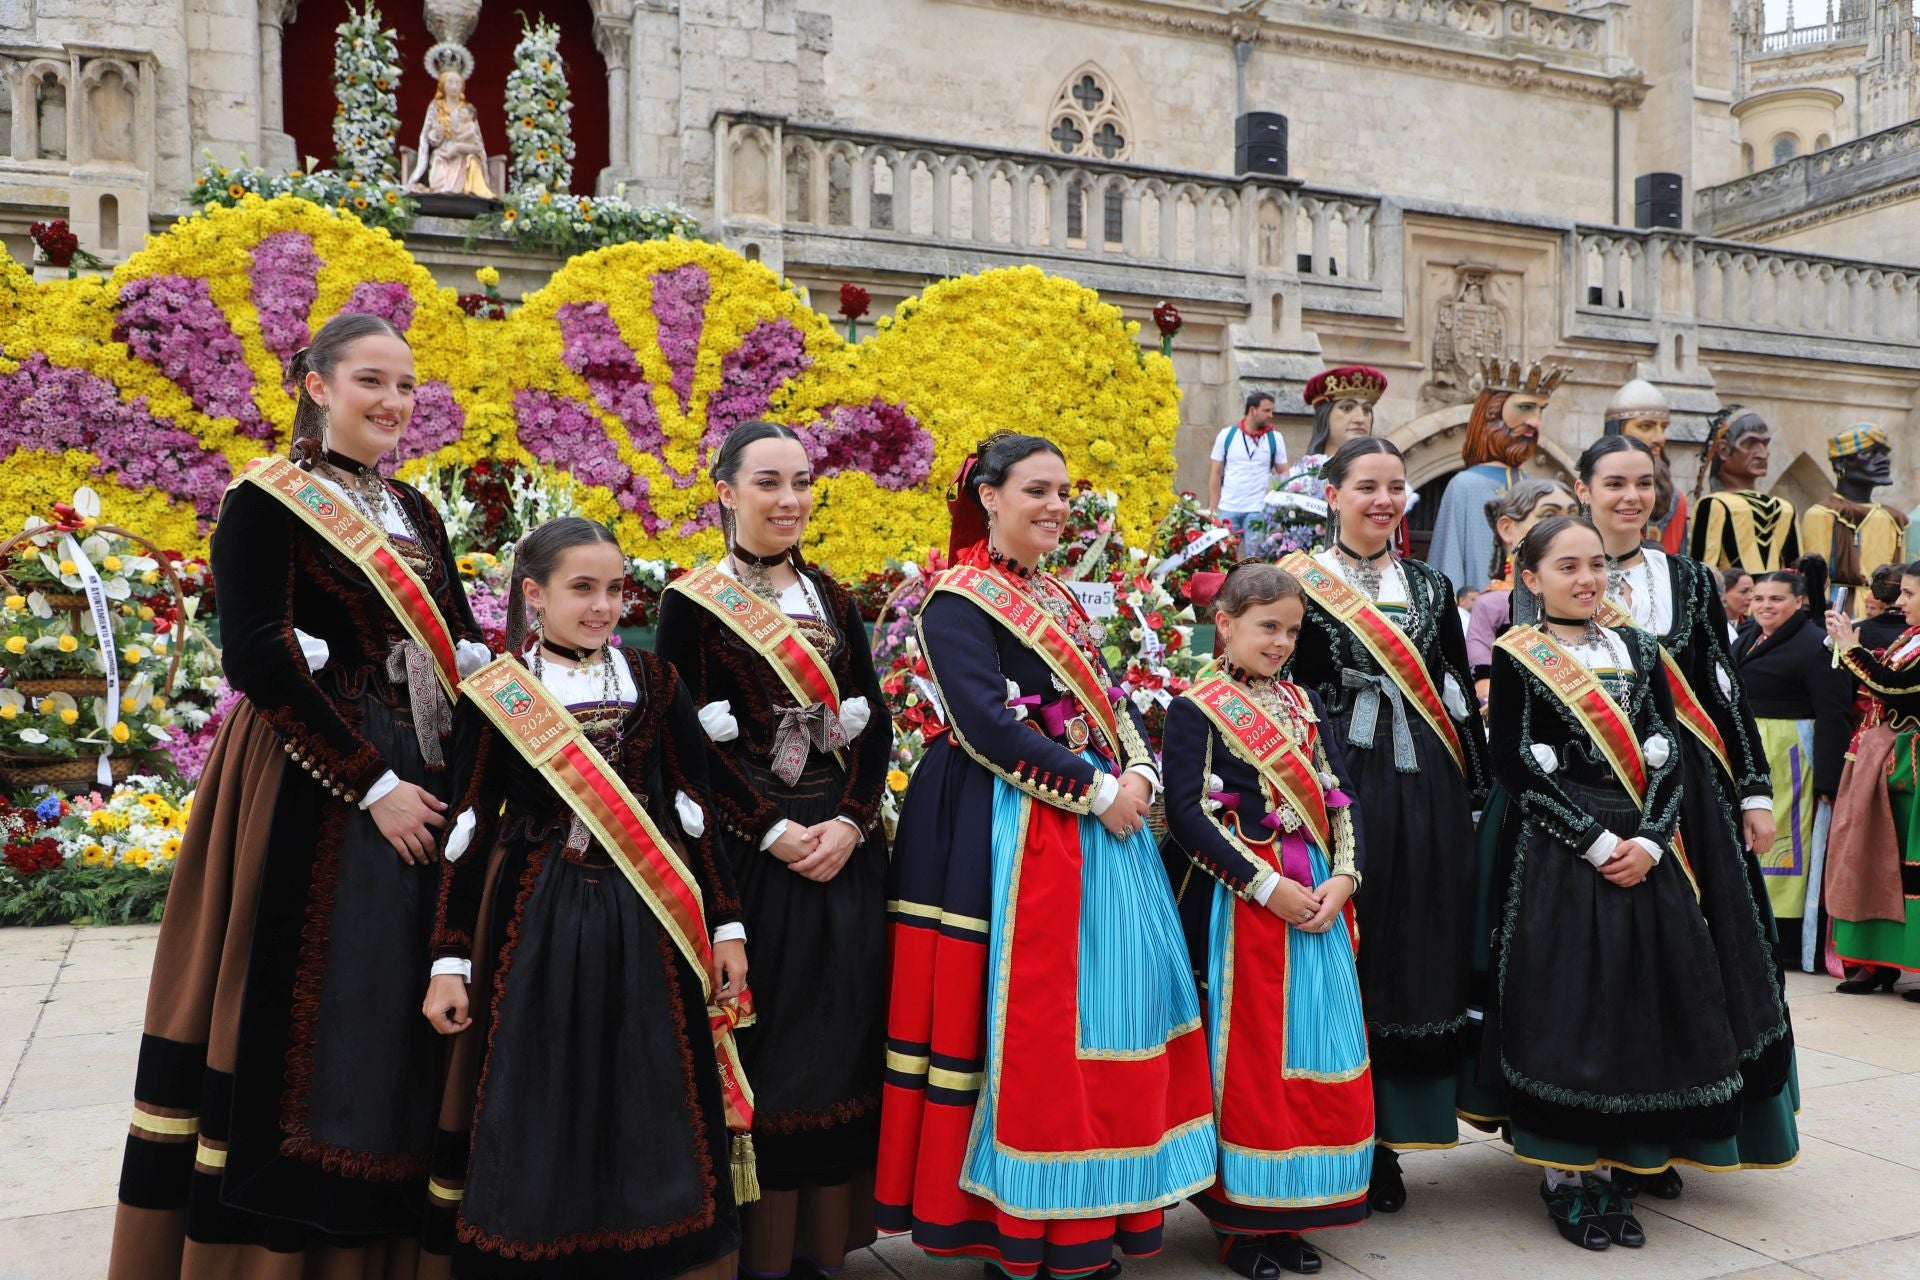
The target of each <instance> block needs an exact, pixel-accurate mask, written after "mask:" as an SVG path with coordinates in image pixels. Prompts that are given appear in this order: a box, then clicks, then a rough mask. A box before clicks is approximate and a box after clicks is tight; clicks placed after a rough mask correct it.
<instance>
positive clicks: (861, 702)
mask: <svg viewBox="0 0 1920 1280" xmlns="http://www.w3.org/2000/svg"><path fill="white" fill-rule="evenodd" d="M872 719H873V707H872V705H871V704H870V703H868V701H867V700H866V699H865V698H864V697H860V698H848V699H847V700H846V701H845V702H843V703H841V704H840V731H841V732H842V733H844V734H846V735H847V741H848V742H852V741H853V740H854V739H855V738H857V737H859V736H860V733H861V731H862V730H863V729H865V728H866V727H867V723H868V722H869V721H871V720H872Z"/></svg>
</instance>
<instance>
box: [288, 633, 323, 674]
mask: <svg viewBox="0 0 1920 1280" xmlns="http://www.w3.org/2000/svg"><path fill="white" fill-rule="evenodd" d="M293 638H294V639H296V640H298V641H299V642H300V656H301V657H303V658H305V659H306V660H307V671H308V672H309V673H311V672H315V671H318V670H319V669H320V668H322V667H324V666H326V665H327V659H328V658H331V657H332V656H333V647H332V646H331V645H329V644H328V643H327V642H326V641H325V640H322V639H321V638H320V637H318V636H310V635H308V634H307V633H306V632H304V631H302V630H301V629H300V628H298V627H295V628H294V629H293Z"/></svg>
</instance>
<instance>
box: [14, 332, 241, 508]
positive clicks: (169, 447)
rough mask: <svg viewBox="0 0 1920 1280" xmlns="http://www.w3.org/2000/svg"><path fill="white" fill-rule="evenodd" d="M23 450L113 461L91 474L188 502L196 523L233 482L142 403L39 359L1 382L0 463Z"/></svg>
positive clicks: (218, 463) (216, 457) (220, 463)
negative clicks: (69, 452) (74, 451)
mask: <svg viewBox="0 0 1920 1280" xmlns="http://www.w3.org/2000/svg"><path fill="white" fill-rule="evenodd" d="M21 449H34V450H39V451H42V452H46V453H61V452H64V451H65V450H68V449H83V450H85V451H86V452H88V453H91V454H93V455H95V456H96V457H99V458H102V459H113V461H111V462H108V461H102V462H100V463H98V464H96V465H95V466H94V468H93V474H95V475H97V476H111V477H113V478H114V479H117V480H118V481H119V482H120V483H121V484H124V485H126V486H128V487H129V488H133V489H159V490H161V491H162V492H164V493H167V494H169V495H171V496H172V497H174V498H176V499H178V500H179V501H182V502H190V503H192V504H193V508H194V510H195V511H196V512H198V513H199V516H200V518H201V519H202V520H211V519H213V517H214V516H216V515H217V514H219V511H220V498H221V495H222V494H223V493H225V492H226V488H227V482H228V481H229V480H231V479H232V478H233V473H232V470H231V468H230V467H229V466H228V465H227V460H226V458H225V457H224V456H223V455H221V454H218V453H210V452H207V451H205V450H203V449H202V448H201V447H200V442H199V441H198V440H196V439H194V437H193V436H192V435H191V434H190V433H188V432H186V431H182V430H181V429H180V428H179V427H176V426H174V425H172V424H171V423H169V422H166V421H165V420H163V419H160V418H156V417H154V416H153V414H152V413H150V412H149V411H148V409H147V402H146V398H145V397H144V396H143V397H141V398H139V399H137V400H133V401H125V400H122V399H121V398H120V393H119V391H118V390H117V389H116V388H115V387H114V385H113V384H112V383H111V382H108V381H107V380H106V379H104V378H97V377H95V376H94V375H93V374H90V373H87V372H85V371H84V370H80V369H69V368H65V367H63V366H61V365H56V364H53V363H51V362H49V361H48V359H47V358H46V356H44V355H42V354H39V353H37V352H36V353H35V354H33V355H31V356H28V357H27V358H26V359H25V360H23V361H21V362H20V367H19V368H18V369H16V370H14V371H13V372H12V373H9V374H5V375H0V458H6V457H11V456H13V454H14V453H15V452H16V451H17V450H21Z"/></svg>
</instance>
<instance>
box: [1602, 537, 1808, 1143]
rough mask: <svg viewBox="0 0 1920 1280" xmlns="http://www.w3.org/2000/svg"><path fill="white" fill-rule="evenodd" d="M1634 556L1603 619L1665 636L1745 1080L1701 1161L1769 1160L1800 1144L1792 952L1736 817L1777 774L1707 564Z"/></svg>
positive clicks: (1685, 816) (1618, 577)
mask: <svg viewBox="0 0 1920 1280" xmlns="http://www.w3.org/2000/svg"><path fill="white" fill-rule="evenodd" d="M1640 552H1641V555H1640V560H1639V561H1638V562H1637V563H1635V564H1633V565H1629V566H1625V567H1619V566H1616V567H1613V568H1610V569H1609V570H1608V600H1607V603H1606V605H1605V606H1603V607H1602V609H1601V614H1600V619H1599V620H1600V621H1601V622H1603V623H1605V624H1607V625H1610V626H1625V625H1632V626H1635V627H1638V628H1639V629H1640V630H1642V631H1645V632H1647V633H1648V634H1649V635H1651V636H1653V637H1654V638H1655V639H1656V640H1658V641H1659V642H1660V652H1661V662H1662V665H1663V666H1664V667H1665V670H1666V678H1667V686H1668V689H1669V693H1670V696H1671V698H1672V700H1673V704H1674V718H1673V719H1672V720H1670V721H1669V723H1670V724H1671V725H1672V726H1673V727H1674V728H1676V729H1677V730H1678V731H1679V732H1678V734H1677V735H1676V738H1675V741H1674V750H1675V752H1676V754H1677V756H1678V758H1679V764H1680V768H1681V777H1682V779H1683V783H1684V785H1683V786H1682V788H1681V798H1680V830H1681V832H1682V834H1683V836H1684V837H1685V844H1686V855H1687V862H1688V864H1689V865H1690V866H1691V868H1692V871H1693V877H1694V880H1695V882H1696V884H1697V885H1698V888H1699V892H1700V904H1701V908H1702V910H1703V911H1704V912H1705V913H1706V917H1707V922H1708V925H1709V928H1710V931H1711V934H1712V938H1713V946H1714V953H1715V954H1716V955H1717V956H1718V957H1719V961H1720V964H1719V973H1720V981H1721V983H1722V984H1723V987H1724V994H1725V997H1726V1005H1727V1016H1728V1018H1729V1019H1730V1021H1731V1024H1732V1027H1733V1034H1734V1042H1735V1043H1736V1044H1737V1045H1738V1047H1739V1051H1740V1069H1741V1073H1742V1076H1743V1078H1744V1080H1745V1088H1744V1090H1743V1095H1742V1097H1743V1106H1744V1107H1745V1108H1746V1111H1747V1116H1746V1122H1745V1123H1744V1124H1743V1125H1742V1127H1741V1131H1740V1136H1739V1141H1738V1143H1737V1144H1736V1147H1734V1148H1727V1149H1724V1150H1721V1151H1720V1152H1718V1153H1717V1157H1716V1158H1717V1159H1718V1163H1714V1162H1713V1161H1702V1162H1701V1163H1705V1164H1707V1165H1708V1166H1709V1167H1714V1168H1730V1167H1749V1168H1773V1167H1777V1166H1779V1165H1783V1164H1786V1163H1788V1162H1790V1161H1791V1160H1792V1159H1793V1158H1794V1157H1795V1155H1796V1154H1797V1153H1798V1152H1799V1149H1800V1143H1799V1137H1798V1134H1797V1133H1796V1131H1795V1127H1794V1121H1793V1115H1794V1113H1795V1112H1796V1111H1797V1110H1798V1109H1799V1085H1798V1083H1797V1081H1796V1080H1795V1078H1794V1070H1793V1024H1792V1021H1791V1019H1790V1018H1789V1017H1788V1013H1787V1004H1786V989H1785V986H1784V983H1783V982H1782V979H1781V976H1780V971H1779V968H1778V965H1777V962H1776V959H1775V956H1776V952H1777V948H1779V947H1780V946H1782V945H1784V946H1785V947H1786V953H1787V954H1792V953H1793V952H1794V951H1795V949H1796V943H1797V939H1795V940H1787V939H1778V938H1777V935H1776V929H1775V924H1774V919H1773V908H1772V906H1771V904H1770V902H1769V899H1768V889H1767V884H1766V881H1765V878H1764V877H1763V875H1762V874H1761V873H1762V872H1764V871H1766V870H1767V867H1766V864H1765V862H1764V861H1763V860H1761V859H1756V858H1755V857H1754V855H1753V854H1752V853H1750V852H1749V851H1748V850H1747V847H1746V840H1745V836H1744V833H1743V829H1742V818H1741V814H1742V812H1743V811H1744V810H1746V809H1754V808H1761V809H1764V808H1773V807H1774V804H1773V801H1772V799H1771V796H1772V795H1773V782H1772V780H1771V779H1770V777H1769V775H1768V769H1767V756H1766V751H1765V749H1764V747H1763V746H1762V745H1761V739H1760V734H1759V731H1758V730H1757V729H1756V728H1755V726H1754V722H1753V712H1752V710H1751V709H1750V708H1749V706H1748V703H1747V696H1746V691H1745V690H1744V689H1743V688H1742V686H1741V683H1740V676H1739V674H1738V671H1737V669H1736V666H1735V663H1734V659H1733V655H1732V653H1731V651H1730V649H1729V647H1728V645H1727V643H1726V640H1725V636H1726V634H1727V623H1726V612H1725V609H1724V607H1723V606H1722V605H1721V603H1720V593H1719V591H1718V590H1717V589H1716V588H1715V584H1714V573H1713V570H1711V569H1708V568H1707V567H1706V566H1705V565H1703V564H1701V563H1700V562H1699V561H1698V560H1693V559H1689V558H1688V557H1686V556H1670V555H1668V554H1667V553H1666V552H1665V551H1662V550H1660V549H1659V548H1658V547H1655V546H1652V545H1645V546H1642V547H1641V549H1640ZM1778 847H1779V846H1778V845H1777V844H1776V846H1775V848H1776V849H1778Z"/></svg>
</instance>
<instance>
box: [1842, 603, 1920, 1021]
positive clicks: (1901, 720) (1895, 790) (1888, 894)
mask: <svg viewBox="0 0 1920 1280" xmlns="http://www.w3.org/2000/svg"><path fill="white" fill-rule="evenodd" d="M1840 665H1841V666H1842V667H1843V668H1845V669H1846V671H1847V672H1848V673H1849V674H1851V675H1852V676H1853V677H1854V678H1855V679H1856V680H1858V681H1859V682H1860V684H1861V686H1862V687H1863V688H1864V689H1865V690H1866V692H1867V693H1869V694H1871V695H1872V696H1873V699H1874V705H1873V707H1872V709H1871V711H1870V712H1869V715H1868V717H1867V720H1866V723H1865V724H1864V725H1863V726H1862V729H1861V732H1860V735H1859V738H1858V739H1857V741H1856V743H1855V746H1854V753H1853V759H1852V760H1851V761H1850V762H1849V764H1848V766H1847V772H1846V777H1845V778H1844V780H1843V781H1842V783H1841V798H1840V807H1841V809H1842V811H1843V813H1844V811H1846V810H1847V809H1850V808H1857V809H1858V810H1860V811H1861V813H1862V816H1863V817H1864V816H1865V814H1866V813H1867V812H1869V811H1870V812H1871V813H1872V814H1873V820H1872V821H1871V822H1870V823H1869V824H1867V830H1868V832H1870V833H1871V834H1870V838H1867V839H1857V840H1853V841H1842V840H1841V832H1840V831H1839V830H1838V829H1837V828H1836V830H1835V833H1834V838H1835V843H1836V845H1840V844H1847V845H1849V846H1850V848H1849V850H1848V856H1847V857H1846V858H1845V859H1842V858H1839V857H1836V865H1835V866H1834V867H1833V868H1832V869H1830V870H1829V872H1828V875H1827V897H1828V900H1829V902H1830V903H1831V904H1832V911H1833V917H1834V919H1833V944H1834V949H1835V950H1836V951H1838V952H1839V953H1840V955H1841V957H1842V958H1843V959H1845V960H1846V961H1847V962H1848V963H1849V964H1877V965H1892V966H1894V967H1896V968H1900V969H1906V970H1909V971H1916V970H1920V802H1917V801H1916V797H1917V796H1920V629H1915V630H1911V631H1908V632H1907V633H1906V634H1905V635H1904V636H1902V637H1901V638H1900V639H1899V640H1897V641H1895V642H1894V643H1893V644H1892V645H1891V646H1889V647H1888V649H1887V651H1886V656H1885V657H1884V658H1877V657H1875V656H1874V654H1873V652H1872V650H1870V649H1867V648H1864V647H1862V646H1859V645H1856V646H1854V647H1853V648H1851V649H1848V650H1847V651H1846V652H1845V653H1842V654H1841V655H1840ZM1856 790H1858V791H1859V792H1860V793H1861V794H1857V795H1856V794H1854V792H1855V791H1856ZM1863 834H1864V833H1863ZM1856 863H1857V864H1858V865H1853V864H1856ZM1842 873H1844V874H1845V875H1847V876H1848V877H1850V878H1851V891H1850V892H1848V893H1846V894H1844V895H1842V894H1840V893H1836V889H1837V888H1839V886H1838V885H1836V883H1835V877H1836V875H1837V874H1842ZM1856 903H1857V904H1858V905H1855V904H1856ZM1908 994H1909V995H1911V994H1912V993H1911V992H1909V993H1908Z"/></svg>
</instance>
